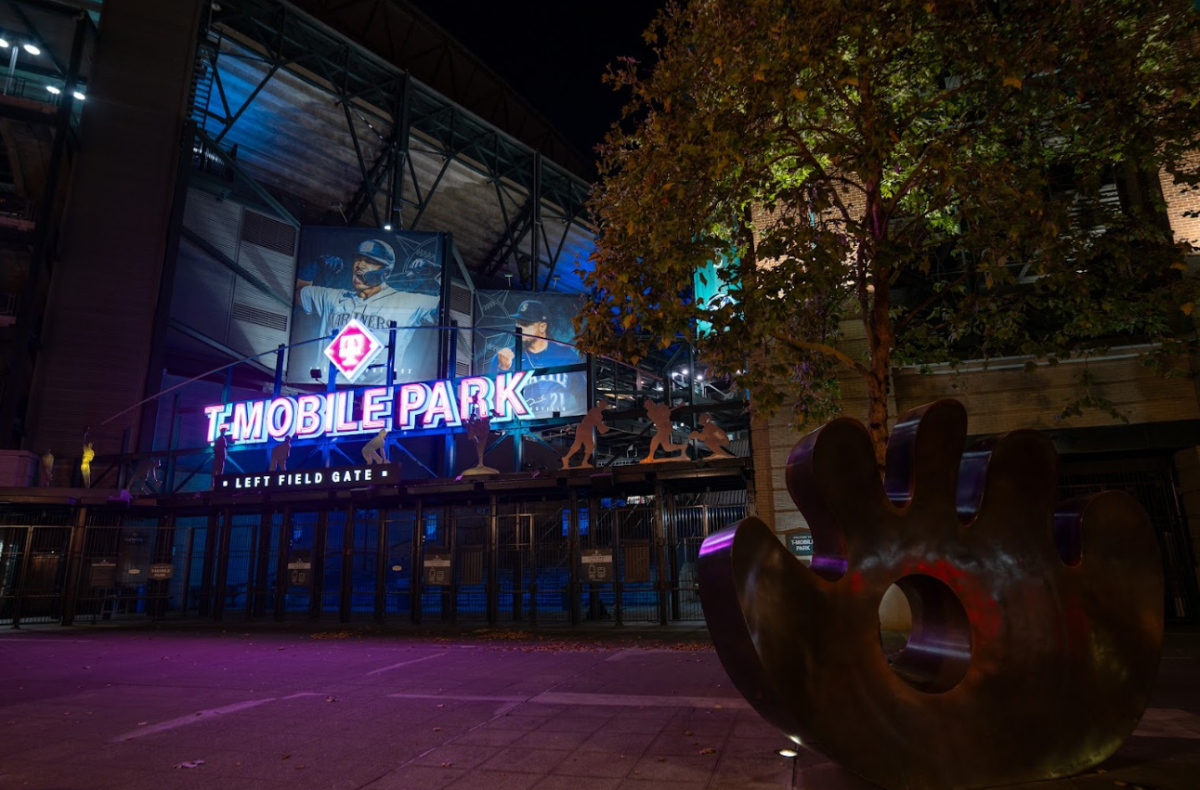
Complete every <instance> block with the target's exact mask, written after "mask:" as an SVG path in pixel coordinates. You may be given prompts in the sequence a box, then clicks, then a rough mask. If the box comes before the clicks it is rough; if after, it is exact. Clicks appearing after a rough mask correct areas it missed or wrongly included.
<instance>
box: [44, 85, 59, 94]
mask: <svg viewBox="0 0 1200 790" xmlns="http://www.w3.org/2000/svg"><path fill="white" fill-rule="evenodd" d="M46 90H48V91H50V92H51V93H53V94H54V95H55V96H57V95H58V94H60V93H62V89H61V88H59V87H58V86H57V85H47V86H46Z"/></svg>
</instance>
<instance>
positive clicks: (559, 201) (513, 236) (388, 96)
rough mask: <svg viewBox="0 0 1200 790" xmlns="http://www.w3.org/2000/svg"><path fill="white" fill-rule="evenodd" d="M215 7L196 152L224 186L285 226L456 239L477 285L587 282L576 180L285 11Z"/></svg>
mask: <svg viewBox="0 0 1200 790" xmlns="http://www.w3.org/2000/svg"><path fill="white" fill-rule="evenodd" d="M219 9H220V10H219V11H218V10H216V9H214V13H213V17H212V20H211V23H210V28H209V33H208V38H207V40H206V41H205V42H204V43H203V45H202V55H203V58H202V62H201V63H200V64H199V65H198V69H197V79H196V88H195V91H196V101H195V104H196V112H195V120H196V121H197V123H198V125H200V126H201V131H200V132H199V133H198V135H197V142H196V150H197V152H198V153H199V155H201V156H202V157H204V158H206V159H207V160H208V161H209V162H210V163H211V164H212V165H213V167H211V168H210V170H211V171H212V172H213V173H215V174H218V175H221V176H222V177H224V178H225V179H226V180H228V181H229V182H230V184H229V186H228V187H226V188H228V189H230V190H231V191H237V192H238V193H239V194H242V195H243V196H245V197H247V198H249V199H251V200H256V201H257V202H259V203H262V204H265V205H267V206H268V207H269V208H272V210H274V211H275V213H277V214H279V215H280V216H282V217H283V218H284V219H286V220H288V221H294V222H299V223H311V224H366V225H376V226H383V225H387V224H391V225H393V226H394V227H397V228H405V229H410V230H435V231H446V232H449V233H451V234H453V236H454V239H455V243H456V246H457V249H458V251H459V252H460V254H461V255H462V257H463V260H464V263H465V264H466V265H467V267H468V268H469V269H470V270H471V271H472V272H473V273H474V275H475V276H476V277H477V278H478V279H479V280H480V281H481V282H482V283H484V284H486V283H487V282H488V281H489V279H490V280H491V281H493V282H495V283H500V284H503V283H504V282H505V279H503V278H502V275H506V274H507V275H512V283H511V284H512V285H513V287H525V288H531V289H537V290H543V289H547V288H552V287H557V289H558V290H569V291H575V290H580V289H581V285H580V283H579V280H578V277H577V276H576V275H575V273H574V271H575V269H576V268H577V267H579V266H581V265H583V264H584V263H585V261H586V260H587V257H588V255H589V254H590V253H591V249H592V243H593V238H594V228H593V227H592V226H591V225H590V224H589V223H588V222H587V220H586V209H585V205H584V201H585V200H586V197H587V191H588V184H587V183H586V182H585V181H583V179H581V178H579V177H578V176H577V175H574V174H573V173H572V172H571V171H570V170H568V169H567V168H566V167H563V166H562V165H561V164H558V163H556V162H554V161H552V160H550V159H549V158H548V157H547V156H544V155H543V154H542V153H540V152H538V151H535V150H534V149H533V148H532V147H530V146H529V145H527V144H525V143H522V142H520V141H518V140H517V139H516V138H515V137H514V136H512V135H510V134H508V133H506V132H505V131H502V130H501V129H499V128H497V127H496V126H494V125H492V124H490V123H488V122H486V121H484V120H482V119H481V118H479V117H478V116H477V115H475V114H473V113H471V112H468V111H467V110H465V109H463V108H462V107H461V106H459V105H457V104H456V103H454V102H452V101H451V100H449V99H448V98H446V97H445V96H443V95H442V94H441V93H439V92H437V91H435V90H433V89H432V88H429V87H427V86H425V85H423V84H422V83H420V82H419V81H417V80H416V79H415V78H413V77H412V76H411V75H410V74H408V73H406V72H405V71H403V70H401V69H400V68H399V67H398V66H395V65H393V64H391V63H388V62H386V61H385V60H383V59H382V58H381V57H379V56H377V55H375V54H373V53H370V52H368V51H366V50H365V49H364V48H362V47H360V46H358V45H356V44H354V43H353V42H351V41H350V40H349V39H347V38H345V37H343V36H341V35H339V34H337V33H335V32H334V31H332V30H331V29H330V28H329V27H327V26H325V25H323V24H321V23H319V22H317V21H316V20H315V19H313V18H311V17H309V16H308V15H307V14H304V13H303V12H300V11H298V10H296V9H295V8H294V7H292V6H291V5H289V4H287V3H283V2H279V0H222V3H221V4H220V6H219ZM397 118H407V121H408V122H407V124H405V123H403V122H401V123H397V120H396V119H397ZM255 186H256V187H257V189H255V188H254V187H255ZM535 196H536V197H535ZM272 202H274V204H275V205H272ZM531 260H536V262H537V265H536V266H531V265H530V261H531Z"/></svg>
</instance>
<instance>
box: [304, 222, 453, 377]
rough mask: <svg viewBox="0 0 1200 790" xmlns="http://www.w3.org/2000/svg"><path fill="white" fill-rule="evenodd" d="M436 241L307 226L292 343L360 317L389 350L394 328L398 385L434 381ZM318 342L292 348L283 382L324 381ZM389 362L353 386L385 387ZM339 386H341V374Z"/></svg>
mask: <svg viewBox="0 0 1200 790" xmlns="http://www.w3.org/2000/svg"><path fill="white" fill-rule="evenodd" d="M440 254H441V243H440V237H439V236H438V234H435V233H391V232H386V231H378V230H368V229H362V228H306V229H305V230H304V233H303V235H302V236H301V243H300V264H299V266H298V267H297V270H296V291H295V305H296V307H295V309H296V320H295V321H294V326H293V330H292V343H293V344H296V343H302V342H303V341H305V340H314V339H319V338H328V337H329V336H330V335H331V334H333V333H335V332H338V331H339V330H341V329H342V328H343V327H345V326H346V324H348V323H349V322H350V320H351V319H357V320H358V322H359V323H360V324H362V325H363V326H365V327H366V328H367V329H368V330H369V331H370V332H371V333H372V334H373V335H375V338H376V339H377V340H378V341H379V342H380V343H384V344H386V343H387V341H388V334H389V327H390V325H391V323H392V322H395V324H396V375H395V381H397V382H405V381H419V380H425V379H432V378H436V377H437V373H438V371H437V347H438V337H437V331H436V330H433V329H422V328H421V327H434V326H436V325H437V323H438V308H439V304H440V290H441V264H440V263H438V260H440ZM324 345H325V344H324V343H323V342H321V341H320V340H317V342H312V343H308V344H306V345H301V346H295V347H294V348H293V349H292V351H291V356H290V358H289V364H288V380H289V381H292V382H295V383H311V382H312V381H313V380H316V381H324V380H325V377H326V376H327V375H328V363H327V361H325V358H324V356H323V354H322V350H323V348H324ZM385 368H386V363H384V362H383V361H382V360H381V361H380V363H379V364H378V365H374V366H372V367H371V368H370V369H368V370H367V371H365V372H364V373H362V374H360V375H359V376H358V377H357V378H356V380H355V382H354V383H355V384H381V383H386V381H387V371H386V370H385ZM338 383H339V384H346V383H348V382H346V381H345V380H344V379H343V378H342V376H341V374H338Z"/></svg>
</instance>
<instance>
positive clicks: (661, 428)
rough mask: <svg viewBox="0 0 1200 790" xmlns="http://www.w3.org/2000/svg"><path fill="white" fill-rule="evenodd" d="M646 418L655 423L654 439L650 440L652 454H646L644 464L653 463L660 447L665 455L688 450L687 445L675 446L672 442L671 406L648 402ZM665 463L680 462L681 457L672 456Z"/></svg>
mask: <svg viewBox="0 0 1200 790" xmlns="http://www.w3.org/2000/svg"><path fill="white" fill-rule="evenodd" d="M646 416H647V417H649V418H650V421H651V422H653V423H654V437H653V438H652V439H651V440H650V452H649V453H647V454H646V458H645V460H643V461H642V463H652V462H653V461H654V460H655V458H654V453H655V451H657V450H658V449H659V448H660V447H661V448H662V451H663V452H664V453H677V452H679V451H680V450H686V449H687V445H686V444H675V442H673V441H671V428H672V426H671V406H670V405H669V404H666V403H659V402H658V401H653V400H648V401H646ZM663 460H664V461H678V460H681V456H678V455H676V456H672V457H670V458H664V459H663Z"/></svg>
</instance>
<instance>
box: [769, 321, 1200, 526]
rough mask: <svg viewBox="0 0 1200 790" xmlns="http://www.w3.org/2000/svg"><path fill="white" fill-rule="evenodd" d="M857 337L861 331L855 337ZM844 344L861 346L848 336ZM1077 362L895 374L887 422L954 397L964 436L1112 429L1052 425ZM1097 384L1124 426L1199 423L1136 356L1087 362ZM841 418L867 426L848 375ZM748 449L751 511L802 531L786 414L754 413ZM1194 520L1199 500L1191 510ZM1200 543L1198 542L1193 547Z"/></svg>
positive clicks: (1183, 390) (1086, 418)
mask: <svg viewBox="0 0 1200 790" xmlns="http://www.w3.org/2000/svg"><path fill="white" fill-rule="evenodd" d="M859 334H860V335H861V330H860V331H859ZM848 342H849V343H850V344H854V343H855V342H861V337H859V338H855V337H853V336H852V337H851V338H850V339H849V340H848ZM1082 367H1083V366H1082V364H1059V365H1056V366H1048V365H1039V366H1038V367H1037V368H1036V370H1034V371H1033V372H1031V373H1026V372H1025V371H1024V370H1022V369H1021V367H1020V365H1019V364H1017V363H1014V367H1013V368H1012V369H992V370H977V371H970V370H969V369H968V372H965V373H961V374H960V375H937V374H922V373H919V372H917V371H914V370H900V371H897V372H896V374H895V376H894V380H893V381H894V383H893V391H894V395H895V400H894V403H892V404H890V405H889V409H890V416H891V419H892V421H893V422H894V421H895V419H896V418H897V417H898V416H899V415H900V414H902V413H903V412H905V411H908V410H909V409H913V408H916V407H918V406H921V405H923V404H926V403H929V402H931V401H934V400H937V399H939V398H955V399H957V400H959V401H960V402H962V404H963V405H964V406H965V407H966V408H967V414H968V428H967V430H968V432H969V433H970V434H973V435H978V434H992V433H1000V432H1003V431H1009V430H1013V429H1016V428H1040V429H1061V428H1085V427H1093V426H1106V425H1118V424H1120V423H1119V422H1117V421H1115V420H1114V419H1113V418H1112V417H1110V416H1109V415H1107V414H1105V413H1103V412H1099V411H1087V412H1085V413H1084V414H1083V415H1082V416H1081V417H1073V418H1070V419H1067V420H1059V419H1057V414H1058V413H1059V412H1060V411H1061V410H1062V408H1063V405H1064V404H1065V403H1066V402H1067V401H1068V400H1070V399H1072V398H1074V397H1077V395H1078V392H1079V389H1078V383H1077V376H1078V374H1079V373H1080V372H1081V370H1082ZM1089 368H1090V370H1091V372H1092V373H1094V374H1095V376H1096V378H1097V384H1096V385H1095V386H1094V390H1093V391H1094V393H1095V394H1096V395H1099V396H1101V397H1105V398H1108V399H1109V400H1111V401H1113V403H1114V404H1115V405H1116V407H1117V408H1118V410H1120V411H1121V412H1122V413H1124V414H1125V415H1126V416H1127V417H1128V419H1129V421H1130V423H1132V424H1138V423H1151V422H1166V421H1171V420H1191V419H1200V399H1198V398H1197V393H1196V388H1195V386H1194V384H1193V382H1192V381H1191V380H1190V379H1187V378H1164V377H1162V376H1160V375H1158V374H1157V373H1156V372H1154V371H1153V370H1151V369H1148V368H1146V367H1145V366H1143V365H1142V364H1141V362H1140V361H1139V360H1138V359H1136V358H1134V357H1126V358H1114V359H1103V358H1101V359H1097V360H1093V361H1092V362H1090V363H1089ZM841 382H842V387H843V399H842V413H843V414H844V415H845V416H848V417H853V418H855V419H858V420H865V419H866V413H867V397H866V388H865V386H864V385H863V383H862V381H861V379H860V378H859V377H858V376H856V375H855V374H853V373H850V372H848V371H847V372H846V373H845V374H844V375H842V376H841ZM751 430H752V431H753V443H754V468H755V472H754V474H755V486H756V505H757V507H758V512H759V517H760V518H762V519H763V520H764V521H766V522H767V523H768V524H770V525H772V526H773V527H774V528H775V529H776V530H777V531H780V532H783V531H787V530H791V529H797V528H800V527H804V526H807V525H806V523H805V522H804V519H803V517H802V516H801V515H800V513H799V511H798V510H797V509H796V506H795V505H794V504H793V503H792V500H791V497H790V496H789V494H788V492H787V489H786V488H785V487H784V483H783V479H784V478H783V476H784V470H785V468H786V466H787V457H788V454H789V453H790V452H791V449H792V447H793V446H794V445H795V443H796V442H797V441H798V440H799V438H800V434H799V433H798V432H797V431H796V430H795V429H794V428H792V426H791V415H790V414H786V413H782V412H781V413H778V414H776V415H775V416H773V417H771V418H770V419H767V418H765V417H763V416H762V415H755V418H754V420H753V422H752V424H751ZM1194 512H1195V513H1197V514H1200V494H1198V495H1197V497H1196V509H1195V511H1194ZM1197 545H1200V544H1197Z"/></svg>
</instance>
